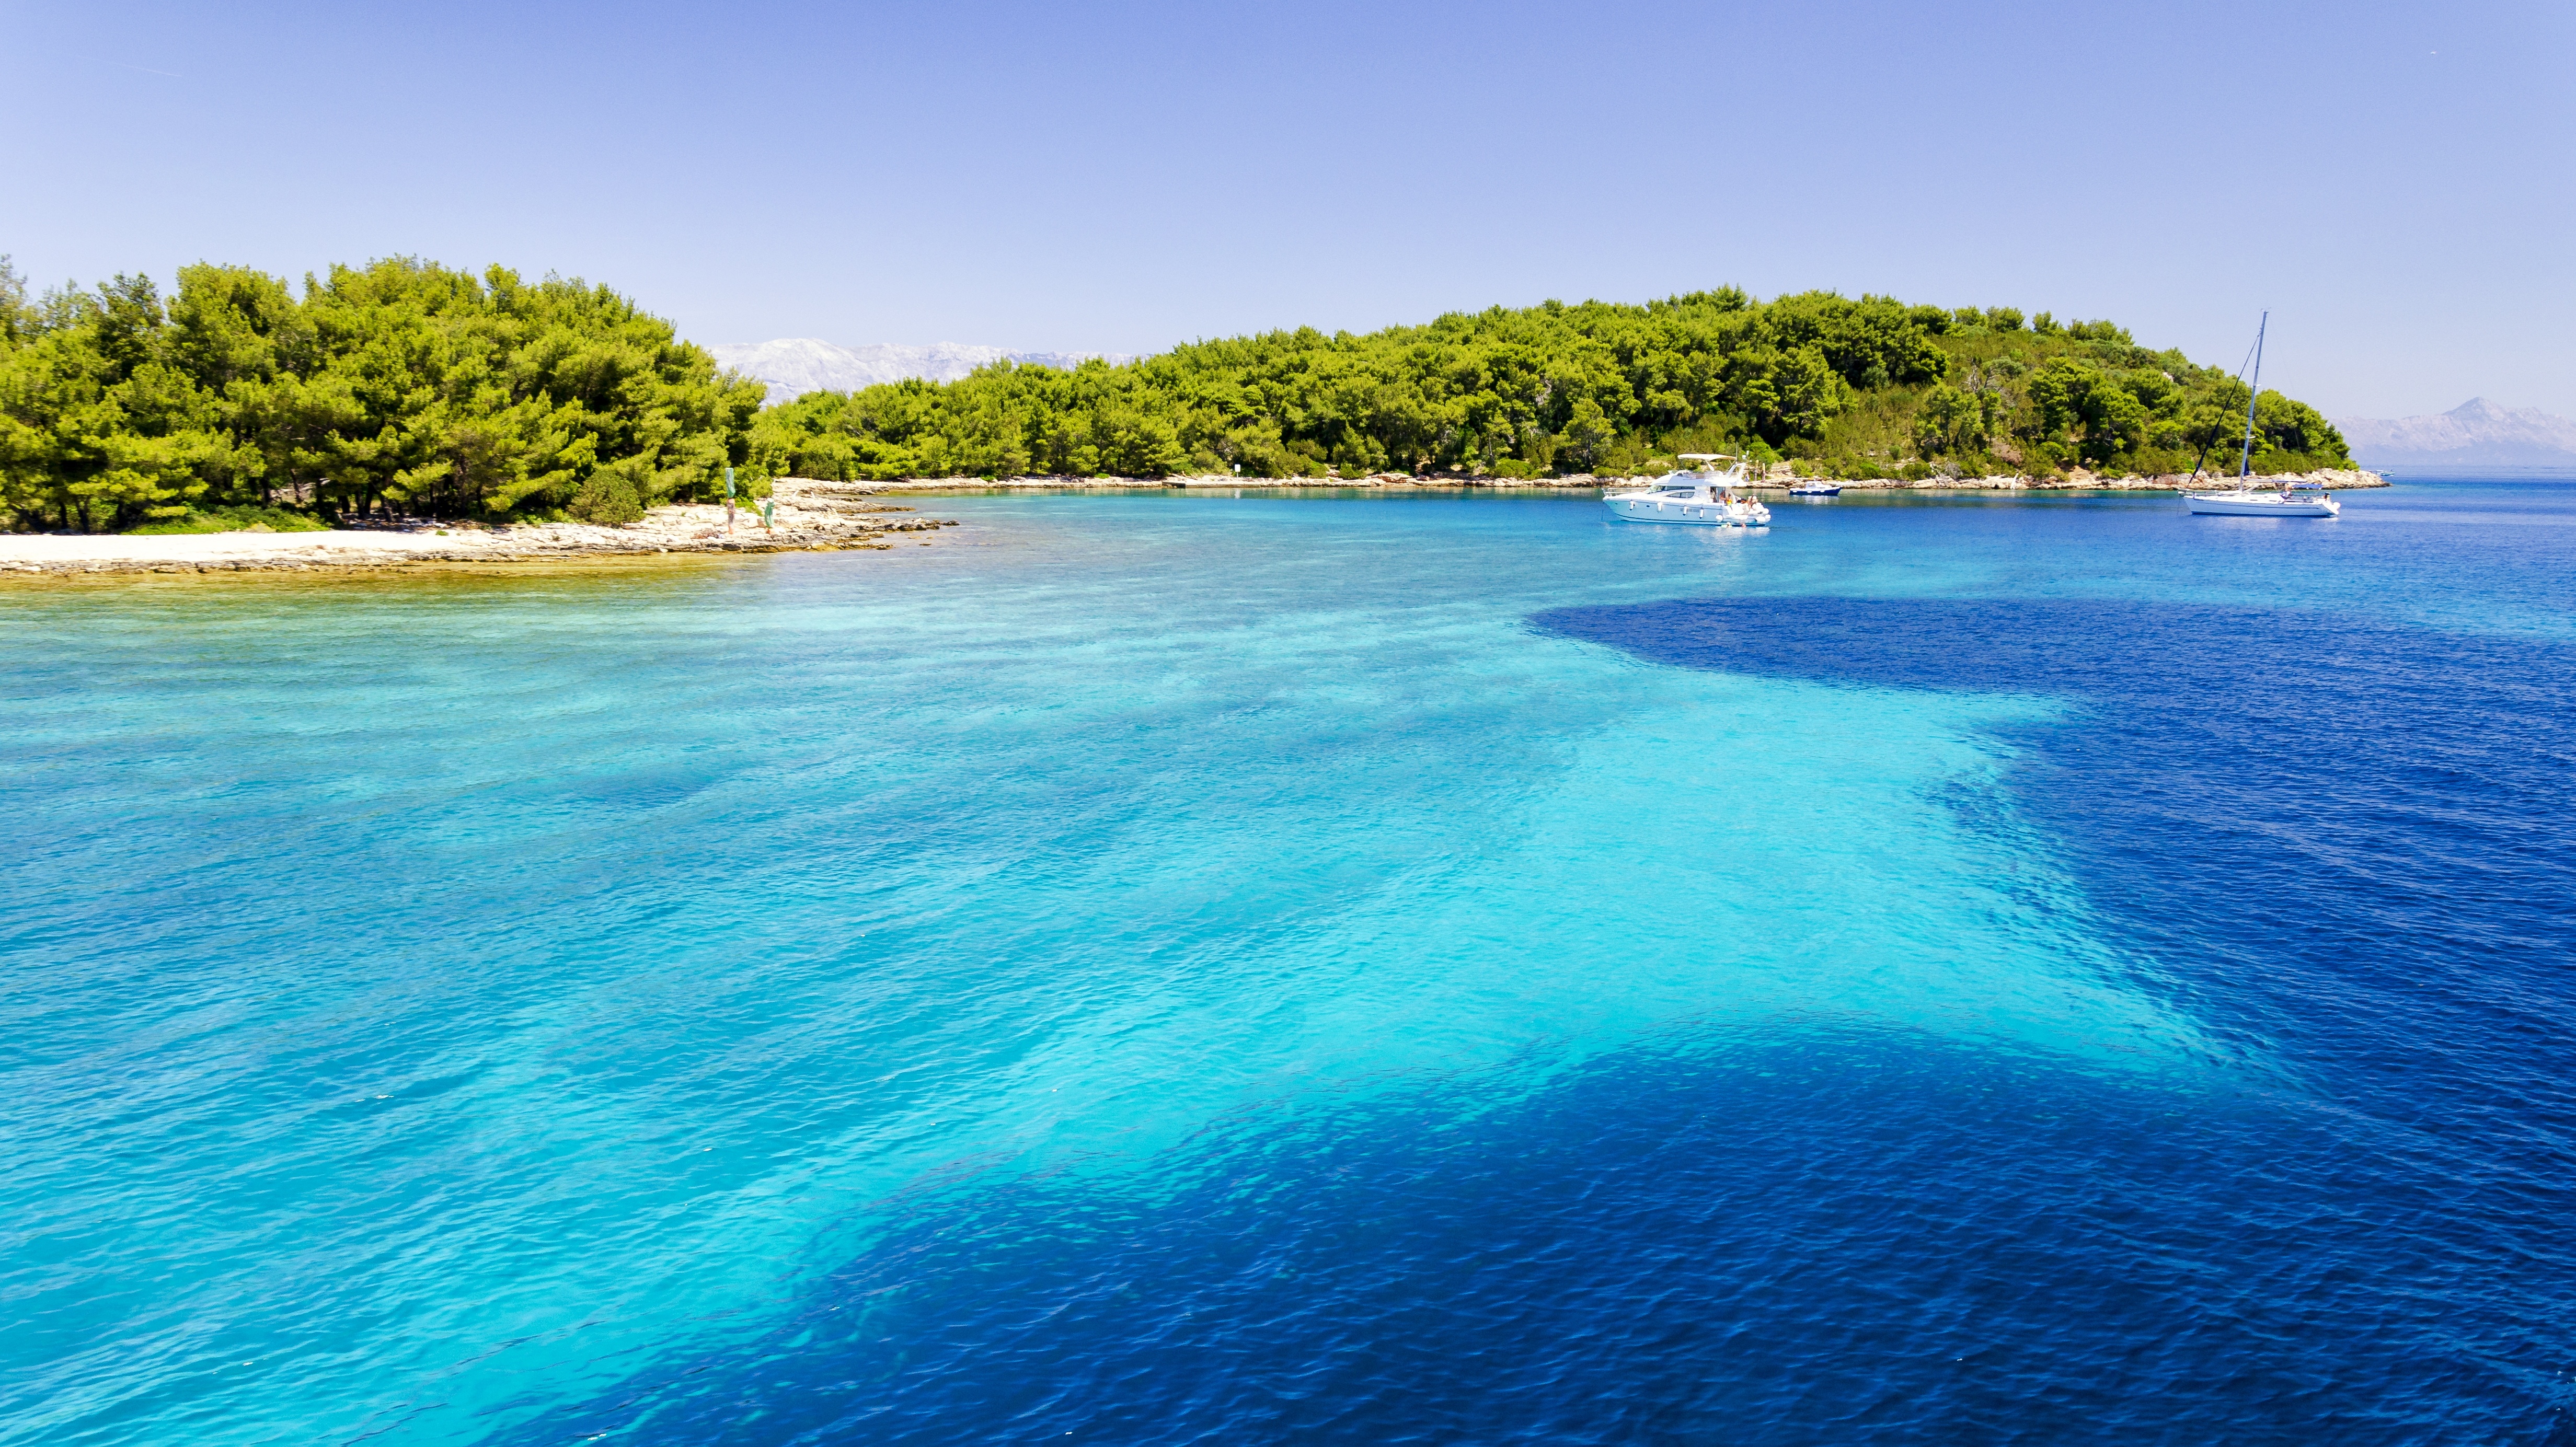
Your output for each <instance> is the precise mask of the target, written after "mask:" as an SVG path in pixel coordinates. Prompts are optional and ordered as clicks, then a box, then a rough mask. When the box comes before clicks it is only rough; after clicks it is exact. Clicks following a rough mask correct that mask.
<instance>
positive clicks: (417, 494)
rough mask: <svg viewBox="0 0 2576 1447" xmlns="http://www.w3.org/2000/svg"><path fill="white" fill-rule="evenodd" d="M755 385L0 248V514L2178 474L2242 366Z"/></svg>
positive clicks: (646, 355) (1520, 333) (1384, 362)
mask: <svg viewBox="0 0 2576 1447" xmlns="http://www.w3.org/2000/svg"><path fill="white" fill-rule="evenodd" d="M762 399H763V389H762V388H761V386H760V384H759V383H757V382H753V381H750V380H747V379H744V378H740V377H736V376H732V375H729V374H725V373H721V372H719V371H718V370H717V368H716V367H715V365H714V363H713V361H712V359H710V358H709V357H708V355H707V354H706V353H705V352H704V351H702V350H700V349H699V348H697V347H695V346H693V345H691V344H689V343H687V342H684V341H681V340H679V339H678V338H677V336H676V335H675V334H674V332H673V329H672V327H671V326H670V324H669V323H667V322H664V321H662V320H660V319H659V318H656V317H653V316H651V315H649V314H647V313H646V312H644V311H642V310H641V309H640V308H639V307H637V306H636V305H635V304H634V303H633V302H631V301H629V300H627V299H626V298H624V297H622V296H620V295H618V294H617V293H615V292H613V291H610V290H608V289H607V288H605V287H598V286H591V285H587V284H585V283H582V282H578V281H564V280H559V279H556V278H552V277H549V278H547V279H546V280H544V281H541V282H537V283H533V284H531V283H526V282H523V281H522V280H521V279H520V278H519V277H518V276H517V275H516V274H514V273H512V272H510V271H507V270H505V269H503V268H500V267H493V268H491V269H489V270H487V271H485V272H484V273H483V274H482V275H481V276H479V277H478V276H475V275H471V274H469V273H465V272H461V271H453V270H449V269H447V268H444V267H440V266H436V265H433V264H429V263H424V262H419V261H414V260H410V259H403V258H397V259H393V260H387V261H379V262H376V263H374V264H372V265H370V266H368V267H365V268H351V267H335V268H333V270H332V271H331V272H330V273H329V274H328V275H327V276H324V277H318V278H317V277H308V278H306V281H305V285H304V288H303V290H302V294H301V295H300V296H298V295H297V294H296V292H295V291H294V290H293V289H291V288H290V287H289V286H288V285H287V283H286V282H285V281H283V280H281V279H279V278H275V277H270V276H267V275H264V274H262V273H260V272H258V271H255V270H252V269H249V268H244V267H221V266H203V265H201V266H193V267H188V268H184V269H182V271H181V272H180V274H179V279H178V288H177V290H176V292H175V293H174V294H173V295H172V296H170V297H169V298H167V299H166V300H165V299H164V298H162V297H161V296H160V295H159V294H158V292H157V290H156V289H155V287H154V286H153V284H152V283H151V281H150V280H149V279H147V278H134V277H119V278H117V279H116V280H115V281H112V282H108V283H105V284H103V285H101V286H99V287H97V288H95V289H94V290H91V291H79V290H72V289H62V290H56V291H52V292H48V293H46V294H45V295H44V296H42V297H41V298H37V299H35V300H33V301H30V300H29V298H28V297H27V294H26V291H25V288H24V286H23V285H22V284H21V283H20V282H19V280H18V278H17V276H16V274H15V273H14V272H12V271H10V270H8V268H7V267H6V265H5V262H0V508H5V510H6V512H7V514H8V515H9V518H10V520H11V522H12V524H13V525H14V526H16V527H19V528H22V529H24V528H39V529H41V528H74V529H80V530H92V529H112V528H134V527H139V526H156V525H157V526H162V527H186V526H196V525H210V524H208V523H206V522H203V521H201V520H206V519H210V518H212V517H216V516H230V517H232V518H234V519H239V518H241V517H245V516H249V515H250V514H249V513H247V512H244V511H243V510H245V509H250V510H258V509H271V510H278V511H277V512H276V516H277V517H278V518H279V519H280V520H281V521H283V520H286V519H287V518H288V517H289V516H290V515H305V516H310V515H319V516H322V517H326V518H334V519H348V518H352V517H363V516H370V515H377V516H382V515H409V516H440V517H457V518H468V517H481V518H503V517H564V516H569V517H575V518H581V519H585V520H591V521H599V522H619V521H626V520H630V519H632V518H634V517H636V516H638V515H640V513H641V511H642V510H643V509H644V508H646V507H649V506H651V505H654V504H656V503H660V502H665V501H678V500H698V499H705V498H708V497H710V496H713V495H714V494H715V492H716V490H717V489H719V488H720V486H721V478H722V476H723V469H724V468H725V467H726V466H728V465H731V466H734V467H736V468H737V469H739V471H740V480H741V481H742V482H744V483H746V484H748V485H749V486H751V487H752V488H753V489H755V490H757V489H758V488H759V487H760V485H761V483H762V482H763V481H764V480H765V479H766V478H768V477H770V476H773V475H795V476H804V477H814V478H825V479H835V480H850V481H866V480H892V479H897V478H906V477H1004V476H1022V475H1030V474H1048V475H1079V476H1090V475H1098V474H1104V473H1106V474H1116V475H1122V476H1129V477H1161V476H1168V475H1172V474H1175V473H1220V472H1236V471H1239V472H1240V473H1242V474H1244V475H1246V476H1256V477H1300V476H1323V475H1326V474H1327V473H1338V474H1339V475H1341V476H1345V477H1350V476H1357V475H1360V474H1364V473H1374V472H1381V471H1390V470H1391V471H1399V472H1406V473H1414V474H1442V475H1452V476H1466V477H1496V478H1532V477H1546V476H1563V475H1569V474H1583V473H1591V474H1597V475H1630V474H1635V473H1639V472H1645V471H1653V470H1660V469H1661V468H1662V467H1664V466H1665V465H1668V463H1669V460H1670V459H1671V458H1672V457H1673V455H1674V454H1676V453H1680V452H1743V453H1749V454H1751V455H1752V456H1754V457H1756V458H1758V459H1764V460H1776V459H1779V458H1788V459H1791V460H1793V461H1794V462H1795V464H1796V466H1797V470H1798V471H1799V472H1800V473H1802V474H1806V475H1811V476H1812V475H1821V476H1831V477H1907V478H1917V479H1924V478H1933V477H1937V476H1941V475H1945V474H1946V475H1958V476H1983V475H1989V474H1996V473H2008V474H2018V475H2022V476H2027V477H2032V478H2037V479H2043V480H2044V479H2048V478H2052V477H2055V476H2058V475H2060V474H2061V473H2062V472H2064V471H2065V470H2067V469H2071V468H2074V467H2079V466H2080V467H2084V468H2087V469H2090V470H2092V471H2094V472H2097V473H2139V474H2163V473H2175V472H2184V471H2188V470H2189V469H2190V468H2191V466H2192V464H2193V461H2194V459H2195V457H2196V456H2198V455H2199V454H2200V453H2201V452H2202V451H2203V449H2205V448H2206V449H2209V450H2210V452H2211V455H2212V456H2213V457H2216V456H2220V455H2222V454H2223V455H2224V457H2225V461H2226V462H2227V463H2228V464H2232V463H2233V461H2234V453H2235V451H2236V447H2237V441H2238V438H2239V434H2240V431H2241V429H2242V427H2243V425H2244V416H2245V405H2246V400H2247V391H2246V387H2245V385H2244V383H2243V382H2241V381H2239V380H2237V379H2236V378H2235V377H2233V376H2231V375H2230V374H2228V373H2227V372H2226V371H2224V370H2222V369H2219V368H2214V367H2205V366H2201V365H2198V364H2196V363H2193V362H2192V361H2190V360H2189V359H2188V358H2186V357H2184V356H2183V355H2182V354H2181V353H2180V352H2178V351H2172V350H2166V351H2151V350H2149V349H2147V348H2144V347H2141V346H2138V345H2137V344H2136V343H2134V342H2133V341H2132V340H2131V339H2130V336H2129V334H2128V333H2127V332H2126V331H2124V330H2122V329H2121V328H2119V327H2117V326H2114V325H2113V324H2111V323H2109V322H2106V321H2094V322H2077V323H2059V322H2057V321H2056V320H2055V319H2053V318H2052V317H2051V316H2050V315H2049V314H2048V313H2046V312H2042V313H2039V314H2038V315H2036V316H2033V317H2029V318H2027V319H2025V317H2024V316H2023V314H2022V313H2020V312H2018V311H2015V310H2012V309H2011V308H2006V307H1988V308H1982V309H1980V308H1957V309H1944V308H1940V307H1933V306H1908V305H1905V304H1903V303H1900V302H1897V301H1894V300H1891V299H1888V298H1885V297H1872V296H1865V297H1862V298H1860V299H1859V300H1856V301H1855V300H1851V299H1848V298H1845V297H1842V296H1838V295H1835V294H1832V293H1829V292H1805V293H1800V294H1798V295H1794V296H1784V297H1780V298H1777V299H1775V300H1772V301H1768V302H1761V301H1755V300H1753V299H1752V298H1750V297H1748V296H1747V295H1745V294H1744V293H1743V292H1741V291H1738V290H1736V289H1734V288H1731V287H1730V288H1723V289H1720V290H1717V291H1708V292H1694V293H1691V294H1689V295H1686V296H1676V297H1672V298H1669V299H1666V300H1663V301H1656V302H1649V303H1646V304H1644V305H1623V304H1614V303H1607V302H1585V303H1583V304H1581V305H1578V306H1569V305H1565V304H1563V303H1560V302H1552V301H1551V302H1545V303H1542V304H1540V305H1538V306H1534V307H1525V308H1520V309H1508V308H1502V307H1495V308H1492V309H1489V310H1487V311H1483V312H1479V313H1476V314H1473V315H1467V314H1452V315H1449V316H1444V317H1441V318H1439V319H1438V320H1436V321H1433V322H1430V323H1429V324H1427V325H1423V326H1411V327H1390V328H1387V329H1386V330H1383V331H1378V332H1371V333H1368V334H1366V335H1353V334H1351V333H1348V332H1337V333H1333V334H1331V335H1326V334H1324V333H1322V332H1318V331H1315V330H1313V329H1311V328H1308V329H1301V330H1298V331H1293V332H1288V331H1282V332H1270V333H1266V334H1263V335H1261V336H1254V337H1235V338H1226V339H1223V340H1217V341H1202V342H1194V343H1190V344H1188V345H1185V346H1180V347H1175V348H1173V349H1172V350H1171V351H1168V352H1165V353H1162V354H1160V355H1157V356H1152V357H1147V358H1144V359H1142V360H1139V361H1135V362H1130V363H1126V364H1124V365H1117V366H1112V365H1109V364H1107V363H1103V362H1089V363H1085V364H1083V365H1082V366H1080V367H1077V368H1074V369H1072V370H1070V371H1064V370H1057V369H1054V368H1048V367H1034V366H1013V365H1010V364H1007V363H1004V364H997V365H994V366H991V367H987V368H984V369H982V370H980V371H977V372H975V373H974V374H973V375H971V376H968V377H965V378H962V379H960V380H958V381H955V382H948V383H933V382H917V381H916V382H898V383H893V384H889V385H886V386H878V387H870V388H867V389H865V390H862V391H859V392H856V393H846V394H845V393H833V392H818V393H809V394H807V395H805V396H803V397H799V398H797V399H795V400H794V401H792V402H787V403H784V404H782V405H778V406H774V407H768V408H765V409H764V408H763V407H762V406H761V402H762ZM2256 413H2257V416H2256V421H2257V433H2256V450H2255V457H2254V462H2255V467H2256V469H2257V470H2258V471H2261V472H2265V473H2280V472H2298V471H2309V470H2312V469H2316V468H2322V467H2349V466H2351V461H2350V458H2349V455H2348V453H2347V451H2346V448H2345V445H2344V440H2343V438H2342V436H2341V435H2340V434H2338V433H2337V432H2336V431H2335V429H2334V428H2333V427H2332V426H2331V425H2329V424H2328V423H2327V422H2326V420H2325V418H2324V417H2322V416H2321V415H2319V414H2318V412H2317V411H2316V409H2314V408H2312V407H2310V406H2308V405H2307V404H2305V403H2303V402H2297V401H2294V400H2292V399H2290V398H2287V397H2284V396H2282V395H2280V394H2279V393H2277V392H2265V393H2264V394H2263V396H2262V398H2261V400H2260V402H2259V403H2258V405H2257V409H2256ZM2214 465H2215V464H2214ZM2224 470H2228V471H2233V470H2234V469H2233V467H2232V465H2230V466H2227V467H2226V468H2225V469H2224Z"/></svg>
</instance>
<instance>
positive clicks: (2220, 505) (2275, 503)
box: [2183, 492, 2343, 518]
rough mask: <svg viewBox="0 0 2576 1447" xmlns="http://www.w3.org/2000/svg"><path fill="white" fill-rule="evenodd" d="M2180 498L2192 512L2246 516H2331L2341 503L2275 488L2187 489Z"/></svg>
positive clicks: (2341, 508)
mask: <svg viewBox="0 0 2576 1447" xmlns="http://www.w3.org/2000/svg"><path fill="white" fill-rule="evenodd" d="M2183 501H2184V502H2185V503H2187V504H2189V505H2190V507H2191V510H2192V511H2193V512H2195V513H2202V514H2214V515H2217V516H2221V517H2248V518H2330V517H2336V516H2339V515H2340V514H2341V513H2342V512H2343V504H2341V503H2338V502H2336V501H2335V500H2334V499H2333V498H2330V497H2296V498H2285V497H2283V496H2281V495H2280V494H2279V493H2276V492H2216V493H2206V492H2187V493H2184V494H2183Z"/></svg>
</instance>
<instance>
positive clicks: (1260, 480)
mask: <svg viewBox="0 0 2576 1447" xmlns="http://www.w3.org/2000/svg"><path fill="white" fill-rule="evenodd" d="M2300 479H2312V480H2314V481H2317V482H2322V483H2324V484H2325V485H2326V486H2328V487H2330V488H2336V489H2353V488H2369V487H2386V486H2388V479H2387V478H2385V477H2383V476H2381V475H2380V474H2378V473H2376V472H2368V471H2363V470H2360V469H2325V470H2320V471H2317V472H2305V473H2285V474H2282V475H2281V476H2278V477H2266V478H2260V479H2257V481H2258V483H2259V484H2260V485H2262V486H2265V487H2272V486H2277V485H2279V484H2281V483H2285V482H2291V481H2295V480H2300ZM1804 480H1805V479H1802V478H1799V477H1798V476H1796V475H1795V474H1794V473H1792V472H1790V471H1789V470H1788V468H1787V467H1786V466H1785V465H1784V466H1781V467H1776V468H1773V469H1771V471H1770V472H1769V474H1767V475H1766V476H1764V477H1762V478H1760V479H1757V480H1755V481H1753V482H1752V483H1750V484H1749V487H1750V489H1751V490H1752V491H1755V492H1786V491H1788V490H1789V488H1791V487H1792V486H1794V485H1796V484H1797V483H1798V482H1801V481H1804ZM1646 481H1648V479H1644V478H1627V477H1609V478H1603V477H1594V476H1592V475H1591V474H1589V473H1578V474H1576V475H1574V476H1571V477H1534V478H1517V477H1463V476H1442V475H1438V474H1433V475H1430V476H1423V477H1416V476H1412V475H1409V474H1406V473H1400V472H1379V473H1371V474H1368V475H1366V476H1362V477H1335V476H1327V477H1231V476H1227V475H1225V474H1222V473H1220V474H1214V475H1208V476H1188V477H1070V476H1057V477H1048V476H1034V477H1003V478H978V477H909V478H904V479H902V480H900V481H894V482H870V483H849V484H842V485H844V486H850V487H866V488H869V489H873V490H875V491H878V492H968V491H976V492H980V491H989V490H1005V491H1014V492H1020V491H1067V492H1140V491H1151V492H1162V491H1166V490H1171V489H1184V490H1196V489H1204V488H1235V489H1243V488H1265V489H1268V488H1315V487H1342V488H1350V487H1365V488H1387V489H1409V490H1416V491H1426V492H1465V491H1471V490H1474V491H1482V490H1485V489H1489V488H1490V489H1497V490H1503V491H1509V490H1513V489H1523V490H1529V491H1538V492H1549V491H1581V490H1585V489H1599V488H1612V487H1629V486H1636V485H1640V484H1642V483H1644V482H1646ZM2234 481H2235V479H2234V478H2229V477H2214V476H2211V475H2208V474H2203V475H2202V476H2201V478H2200V479H2199V480H2198V481H2197V482H2195V481H2193V480H2192V479H2191V478H2189V477H2186V476H2182V475H2179V474H2171V473H2165V474H2157V475H2154V476H2139V475H2136V474H2131V475H2128V476H2124V477H2099V476H2096V475H2094V474H2093V473H2090V472H2086V471H2084V470H2083V469H2081V468H2078V469H2076V470H2074V471H2072V472H2070V473H2068V474H2066V475H2065V476H2064V477H2059V478H2032V477H1932V478H1924V479H1921V480H1909V479H1905V478H1895V477H1873V478H1864V479H1859V480H1856V481H1841V482H1836V483H1835V484H1834V485H1835V486H1837V487H1839V488H1841V489H1843V490H1844V491H1845V492H2042V493H2057V492H2180V491H2183V490H2184V489H2185V488H2186V487H2189V488H2194V489H2198V488H2210V489H2217V488H2224V487H2227V486H2230V485H2231V484H2233V483H2234ZM808 485H816V484H808ZM820 485H831V484H820Z"/></svg>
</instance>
